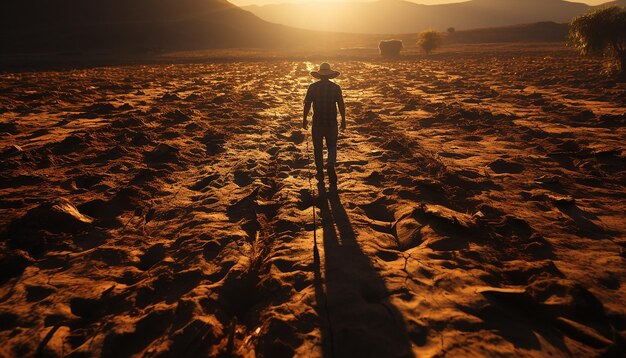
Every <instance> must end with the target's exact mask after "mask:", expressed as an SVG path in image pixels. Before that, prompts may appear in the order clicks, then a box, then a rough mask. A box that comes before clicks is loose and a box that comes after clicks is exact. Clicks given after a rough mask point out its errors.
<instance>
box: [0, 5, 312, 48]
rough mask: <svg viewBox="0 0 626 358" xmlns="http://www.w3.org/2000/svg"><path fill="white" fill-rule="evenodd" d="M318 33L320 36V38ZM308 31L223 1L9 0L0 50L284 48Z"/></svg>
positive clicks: (0, 18)
mask: <svg viewBox="0 0 626 358" xmlns="http://www.w3.org/2000/svg"><path fill="white" fill-rule="evenodd" d="M318 37H319V36H318ZM304 39H306V40H309V41H314V39H315V36H314V35H313V33H312V32H310V31H304V30H296V29H289V28H287V27H285V26H282V25H276V24H271V23H268V22H266V21H264V20H261V19H259V18H258V17H257V16H255V15H253V14H251V13H250V12H247V11H244V10H242V9H240V8H238V7H236V6H234V5H232V4H230V3H228V2H227V1H225V0H47V1H41V0H15V1H13V0H7V1H2V3H1V4H0V53H19V52H46V51H89V50H102V49H115V50H120V49H124V50H130V51H152V50H157V51H158V50H193V49H206V48H223V47H280V46H285V45H293V44H296V43H298V42H301V41H303V40H304Z"/></svg>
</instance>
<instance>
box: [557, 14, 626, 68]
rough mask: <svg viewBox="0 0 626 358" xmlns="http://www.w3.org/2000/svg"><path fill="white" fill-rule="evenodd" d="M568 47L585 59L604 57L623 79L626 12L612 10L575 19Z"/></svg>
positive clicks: (625, 59)
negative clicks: (573, 48) (591, 56)
mask: <svg viewBox="0 0 626 358" xmlns="http://www.w3.org/2000/svg"><path fill="white" fill-rule="evenodd" d="M569 44H570V46H573V47H575V48H577V49H578V51H579V52H580V53H581V54H582V55H595V56H604V57H605V58H607V59H609V60H611V61H614V62H615V63H616V65H617V67H618V70H619V72H621V75H622V76H626V11H625V10H624V9H623V8H621V7H618V6H610V7H603V8H600V9H597V10H592V11H589V12H588V13H586V14H584V15H581V16H578V17H576V18H574V20H572V23H571V26H570V31H569Z"/></svg>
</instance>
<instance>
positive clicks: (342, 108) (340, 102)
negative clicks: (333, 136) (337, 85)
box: [337, 90, 346, 130]
mask: <svg viewBox="0 0 626 358" xmlns="http://www.w3.org/2000/svg"><path fill="white" fill-rule="evenodd" d="M337 108H339V114H341V129H342V130H344V129H346V105H345V104H344V103H343V94H342V93H341V90H339V98H337Z"/></svg>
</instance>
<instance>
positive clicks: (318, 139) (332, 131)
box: [312, 125, 337, 183]
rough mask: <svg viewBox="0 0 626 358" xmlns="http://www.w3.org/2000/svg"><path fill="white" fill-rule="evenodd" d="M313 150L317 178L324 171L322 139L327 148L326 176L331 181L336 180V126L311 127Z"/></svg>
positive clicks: (321, 175)
mask: <svg viewBox="0 0 626 358" xmlns="http://www.w3.org/2000/svg"><path fill="white" fill-rule="evenodd" d="M312 138H313V152H314V153H315V168H316V169H317V174H318V178H319V177H322V178H323V175H324V174H323V173H324V143H323V142H324V139H326V148H327V149H328V166H327V169H328V178H329V179H330V182H331V183H335V182H337V175H336V174H335V164H337V126H336V125H335V126H330V127H313V133H312Z"/></svg>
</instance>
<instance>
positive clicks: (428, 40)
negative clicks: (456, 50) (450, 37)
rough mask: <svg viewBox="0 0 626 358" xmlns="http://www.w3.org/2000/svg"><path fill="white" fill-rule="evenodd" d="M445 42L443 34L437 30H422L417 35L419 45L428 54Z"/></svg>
mask: <svg viewBox="0 0 626 358" xmlns="http://www.w3.org/2000/svg"><path fill="white" fill-rule="evenodd" d="M441 44H443V35H442V34H441V33H440V32H437V31H435V30H426V31H422V32H420V34H419V35H418V36H417V46H418V47H420V48H421V49H422V50H424V52H426V54H427V55H430V54H431V53H432V52H433V51H434V50H436V49H437V48H439V47H440V46H441Z"/></svg>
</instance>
